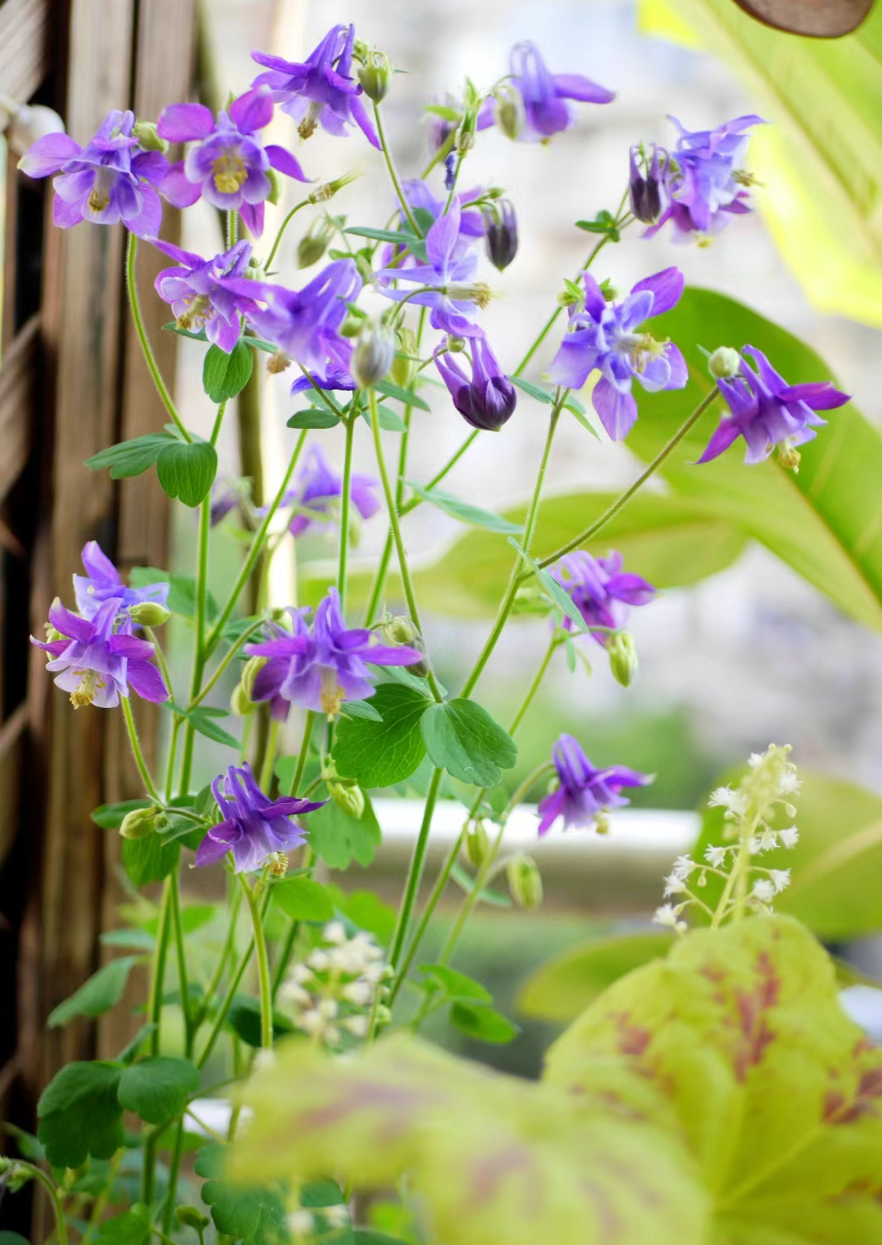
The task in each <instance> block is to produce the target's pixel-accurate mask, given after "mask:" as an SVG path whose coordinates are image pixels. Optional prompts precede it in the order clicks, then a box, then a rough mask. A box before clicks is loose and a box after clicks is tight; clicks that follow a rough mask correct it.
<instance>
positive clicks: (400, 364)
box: [389, 328, 418, 389]
mask: <svg viewBox="0 0 882 1245" xmlns="http://www.w3.org/2000/svg"><path fill="white" fill-rule="evenodd" d="M395 339H396V342H397V346H398V349H397V350H396V351H395V358H394V359H393V360H392V368H391V371H390V373H389V375H390V376H391V377H392V379H393V380H394V382H395V384H396V385H400V386H401V388H402V389H409V388H410V386H411V382H412V381H413V378H414V376H416V370H417V366H418V364H417V358H416V355H417V339H416V333H414V331H413V329H408V328H400V329H397V330H396V332H395Z"/></svg>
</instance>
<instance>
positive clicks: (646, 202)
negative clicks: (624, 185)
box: [630, 145, 667, 225]
mask: <svg viewBox="0 0 882 1245" xmlns="http://www.w3.org/2000/svg"><path fill="white" fill-rule="evenodd" d="M636 152H637V148H636V147H632V148H631V186H630V196H631V212H632V213H633V215H634V216H636V218H637V220H641V221H643V223H644V224H646V225H654V224H655V222H656V221H657V220H658V218H659V216H660V215H661V210H662V180H663V179H662V174H661V171H660V169H659V158H658V148H657V147H656V146H655V145H653V148H652V163H651V164H650V165H649V167H648V168H646V169H645V172H641V171H640V169H639V167H638V165H637V156H636ZM665 165H666V166H667V153H665Z"/></svg>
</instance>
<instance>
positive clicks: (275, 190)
mask: <svg viewBox="0 0 882 1245" xmlns="http://www.w3.org/2000/svg"><path fill="white" fill-rule="evenodd" d="M266 175H267V177H268V178H269V183H270V192H269V194H268V195H267V201H268V202H269V203H278V202H279V200H280V199H281V197H282V195H283V193H284V190H285V186H284V183H283V181H282V179H281V177H279V175H278V173H277V172H276V170H275V169H273V168H269V169H267V170H266Z"/></svg>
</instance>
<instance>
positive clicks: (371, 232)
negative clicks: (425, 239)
mask: <svg viewBox="0 0 882 1245" xmlns="http://www.w3.org/2000/svg"><path fill="white" fill-rule="evenodd" d="M343 232H344V233H351V234H354V235H355V236H356V237H358V238H370V239H371V240H372V241H374V242H391V243H393V244H394V245H395V246H410V244H411V243H412V242H419V241H420V239H419V238H418V237H417V236H416V234H413V233H406V232H405V231H404V230H399V229H372V228H369V227H367V226H365V225H351V226H350V227H349V228H348V229H344V230H343Z"/></svg>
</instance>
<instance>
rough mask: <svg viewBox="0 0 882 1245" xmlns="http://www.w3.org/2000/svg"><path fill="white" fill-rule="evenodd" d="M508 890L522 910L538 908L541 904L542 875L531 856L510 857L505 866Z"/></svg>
mask: <svg viewBox="0 0 882 1245" xmlns="http://www.w3.org/2000/svg"><path fill="white" fill-rule="evenodd" d="M505 875H506V877H507V879H508V889H509V890H510V891H511V897H512V899H513V900H514V901H515V903H516V904H519V905H520V906H521V907H522V908H538V907H539V905H540V904H541V902H542V875H541V873H540V872H539V869H538V867H537V865H536V861H535V860H533V858H532V856H512V858H511V859H510V860H509V862H508V864H507V865H506V866H505Z"/></svg>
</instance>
